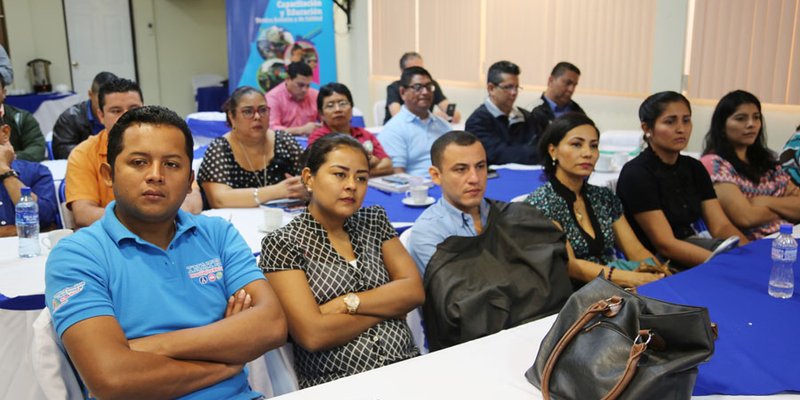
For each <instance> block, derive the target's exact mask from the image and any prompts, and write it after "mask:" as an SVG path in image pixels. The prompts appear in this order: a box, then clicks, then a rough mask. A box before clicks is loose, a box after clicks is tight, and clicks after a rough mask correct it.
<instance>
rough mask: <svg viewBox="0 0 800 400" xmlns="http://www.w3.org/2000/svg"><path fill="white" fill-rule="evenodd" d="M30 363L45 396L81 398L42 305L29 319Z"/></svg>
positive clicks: (51, 397)
mask: <svg viewBox="0 0 800 400" xmlns="http://www.w3.org/2000/svg"><path fill="white" fill-rule="evenodd" d="M31 353H32V354H31V357H32V358H31V364H32V365H33V371H34V375H35V376H36V381H37V382H38V383H39V387H40V389H41V390H42V392H44V394H45V398H47V399H82V398H83V392H82V391H81V387H80V384H79V383H78V378H77V376H76V375H75V371H74V370H73V369H72V365H71V364H70V363H69V359H68V358H67V354H66V353H65V352H64V350H63V349H62V348H61V346H59V345H58V340H57V339H56V330H55V327H54V326H53V320H52V318H51V317H50V310H49V309H48V308H47V307H45V309H44V310H42V312H41V314H39V316H38V317H37V318H36V320H35V321H34V322H33V345H32V348H31Z"/></svg>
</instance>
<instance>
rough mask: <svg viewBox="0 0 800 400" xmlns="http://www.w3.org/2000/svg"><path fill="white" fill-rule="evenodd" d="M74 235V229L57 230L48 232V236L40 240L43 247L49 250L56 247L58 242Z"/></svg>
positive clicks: (43, 236)
mask: <svg viewBox="0 0 800 400" xmlns="http://www.w3.org/2000/svg"><path fill="white" fill-rule="evenodd" d="M69 235H72V229H56V230H54V231H50V232H47V235H42V238H41V239H40V240H41V242H42V245H43V246H44V247H46V248H47V249H48V250H49V249H52V248H53V247H56V244H58V241H59V240H61V239H63V238H65V237H67V236H69Z"/></svg>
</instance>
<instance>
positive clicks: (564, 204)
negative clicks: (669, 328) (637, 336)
mask: <svg viewBox="0 0 800 400" xmlns="http://www.w3.org/2000/svg"><path fill="white" fill-rule="evenodd" d="M599 138H600V132H599V131H598V130H597V127H596V126H595V125H594V122H592V120H591V119H589V117H586V116H585V115H583V114H577V113H570V114H565V115H563V116H562V117H560V118H558V119H556V120H555V121H553V122H552V123H551V124H550V125H549V126H548V128H547V129H546V130H545V132H544V133H543V135H542V138H541V140H540V142H539V154H541V155H542V160H543V161H542V162H543V163H544V172H545V176H547V179H548V182H547V183H545V184H544V185H542V186H540V187H539V188H538V189H536V191H534V192H533V193H531V194H530V196H528V198H527V199H526V200H525V201H526V202H528V203H529V204H531V205H533V206H535V207H536V208H538V209H539V210H540V211H541V212H542V213H543V214H544V215H546V216H547V217H549V218H550V219H552V220H553V221H554V222H555V223H556V224H557V225H559V226H560V227H561V228H562V229H563V230H564V231H565V232H566V234H567V241H568V243H569V247H568V252H569V254H570V260H569V275H570V277H571V278H572V279H573V280H574V281H578V282H587V281H589V280H591V279H593V278H594V277H596V276H597V275H598V274H600V273H602V274H603V275H604V276H605V277H606V278H608V279H610V280H611V281H613V282H615V283H617V284H619V285H622V286H639V285H642V284H645V283H647V282H651V281H654V280H656V279H659V278H661V277H663V276H664V275H663V274H662V273H659V272H656V271H658V270H659V269H660V267H661V266H660V264H659V263H658V261H657V260H656V258H655V257H653V254H652V253H650V251H648V250H647V249H646V248H645V247H644V246H642V244H641V243H640V242H639V240H637V239H636V235H635V234H634V233H633V230H632V229H631V227H630V225H628V222H627V221H626V219H625V216H624V215H623V212H622V204H621V203H620V201H619V199H618V198H617V197H616V196H615V195H614V193H612V192H611V190H609V189H608V188H603V187H598V186H593V185H590V184H588V183H587V182H586V180H587V179H588V178H589V175H591V173H592V171H593V170H594V165H595V163H596V162H597V159H598V157H599V155H600V152H599V150H598V142H599ZM615 245H616V246H617V247H618V248H619V249H620V250H622V252H623V253H624V254H625V256H626V257H627V258H628V260H631V261H633V262H624V261H622V260H616V257H615V250H614V246H615ZM645 260H649V261H648V262H645Z"/></svg>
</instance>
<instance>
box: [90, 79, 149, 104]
mask: <svg viewBox="0 0 800 400" xmlns="http://www.w3.org/2000/svg"><path fill="white" fill-rule="evenodd" d="M128 92H136V93H139V100H142V89H141V88H139V84H138V83H136V82H134V81H132V80H130V79H125V78H115V79H112V80H110V81H108V82H106V83H105V84H103V85H102V86H100V91H99V92H98V95H97V105H98V107H100V111H103V107H104V106H105V103H106V96H107V95H109V94H111V93H128Z"/></svg>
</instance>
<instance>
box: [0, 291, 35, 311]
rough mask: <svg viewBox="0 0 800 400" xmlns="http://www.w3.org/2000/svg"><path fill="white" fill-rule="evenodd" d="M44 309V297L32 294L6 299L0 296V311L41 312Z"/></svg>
mask: <svg viewBox="0 0 800 400" xmlns="http://www.w3.org/2000/svg"><path fill="white" fill-rule="evenodd" d="M43 308H44V295H43V294H32V295H30V296H19V297H12V298H8V297H6V296H3V295H2V294H0V309H3V310H17V311H25V310H41V309H43Z"/></svg>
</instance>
